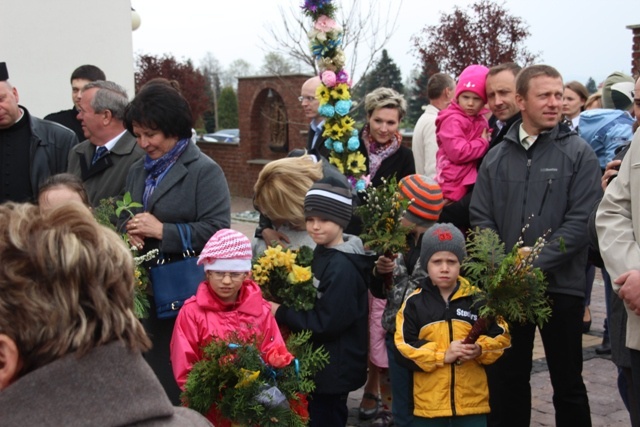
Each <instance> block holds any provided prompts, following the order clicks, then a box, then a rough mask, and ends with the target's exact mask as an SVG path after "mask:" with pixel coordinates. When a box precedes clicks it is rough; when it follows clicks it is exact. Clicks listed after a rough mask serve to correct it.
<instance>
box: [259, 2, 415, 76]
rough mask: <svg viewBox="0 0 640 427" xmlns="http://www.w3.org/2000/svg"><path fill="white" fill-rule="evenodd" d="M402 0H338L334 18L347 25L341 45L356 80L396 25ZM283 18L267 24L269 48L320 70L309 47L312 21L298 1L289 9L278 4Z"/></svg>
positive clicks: (367, 67) (310, 70) (348, 66)
mask: <svg viewBox="0 0 640 427" xmlns="http://www.w3.org/2000/svg"><path fill="white" fill-rule="evenodd" d="M402 1H403V0H399V1H393V2H387V1H380V0H350V1H336V3H337V5H338V12H337V15H336V16H335V17H334V19H335V20H336V22H338V23H339V24H340V25H342V27H343V28H344V36H343V41H342V48H343V50H344V51H345V55H346V57H347V66H345V68H346V69H347V70H348V72H349V75H350V76H351V78H352V79H353V81H354V82H356V81H357V79H356V75H355V73H356V72H358V73H359V76H362V75H364V74H366V73H367V72H368V71H369V69H370V68H371V67H372V65H373V64H374V62H375V58H376V57H377V56H378V53H379V52H381V51H382V49H383V48H384V46H385V45H386V44H387V42H388V41H389V39H390V38H391V36H392V35H393V33H394V32H395V30H396V28H397V23H398V15H399V13H400V8H401V7H402ZM279 9H280V15H281V16H282V21H281V22H278V24H273V25H268V26H267V30H268V31H269V32H270V34H271V37H270V38H269V39H268V40H270V42H269V41H266V42H265V43H267V50H269V51H275V52H278V53H281V54H282V55H285V56H288V57H291V58H292V59H293V60H295V61H299V62H300V63H302V64H305V65H306V66H307V67H308V70H309V72H313V73H317V71H318V68H317V65H316V62H315V58H314V57H313V55H312V54H311V51H310V49H309V39H308V37H307V33H308V32H309V30H310V29H311V26H312V25H313V22H311V20H310V19H309V18H308V17H306V16H305V15H304V14H303V13H302V11H301V10H300V7H299V5H298V4H297V3H292V5H291V6H289V7H288V8H285V7H282V6H280V7H279Z"/></svg>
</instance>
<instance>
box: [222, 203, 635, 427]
mask: <svg viewBox="0 0 640 427" xmlns="http://www.w3.org/2000/svg"><path fill="white" fill-rule="evenodd" d="M250 210H252V204H251V200H250V199H244V198H233V199H232V212H233V218H234V219H232V224H231V227H232V228H233V229H235V230H238V231H241V232H242V233H244V234H246V235H247V236H249V237H250V238H252V237H253V232H254V230H255V226H256V224H255V223H253V222H248V221H246V219H247V218H251V215H250V214H248V212H247V211H250ZM240 218H241V219H242V220H240ZM591 315H592V317H593V323H592V326H591V332H589V333H588V334H585V335H583V340H582V342H583V355H584V369H583V377H584V381H585V384H586V386H587V391H588V393H589V404H590V406H591V419H592V422H593V426H594V427H597V426H610V427H623V426H629V424H630V422H629V416H628V413H627V411H626V409H625V407H624V405H623V403H622V400H621V399H620V395H619V394H618V389H617V386H616V376H617V371H616V367H615V365H614V364H613V363H612V362H611V360H610V357H608V356H598V355H597V354H596V353H595V347H597V346H598V345H599V344H600V342H601V340H602V330H603V329H602V322H603V319H604V316H605V305H604V286H603V283H602V279H601V277H600V275H599V274H598V275H597V276H596V281H595V283H594V285H593V293H592V294H591ZM533 370H534V373H533V375H532V377H531V388H532V395H533V397H532V400H533V409H532V414H531V426H532V427H539V426H553V425H555V422H554V409H553V403H552V388H551V383H550V381H549V373H548V371H547V368H546V363H545V360H544V350H543V349H542V344H541V342H540V340H539V338H538V339H536V344H535V347H534V368H533ZM362 393H363V391H362V389H360V390H356V391H354V392H353V393H351V394H350V396H349V422H348V426H368V425H369V422H368V421H360V420H358V405H359V404H360V399H361V398H362Z"/></svg>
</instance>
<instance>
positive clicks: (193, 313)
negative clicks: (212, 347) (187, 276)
mask: <svg viewBox="0 0 640 427" xmlns="http://www.w3.org/2000/svg"><path fill="white" fill-rule="evenodd" d="M251 255H252V254H251V242H250V241H249V239H248V238H247V237H245V236H244V235H243V234H242V233H239V232H237V231H234V230H230V229H222V230H219V231H218V232H217V233H216V234H214V235H213V236H212V237H211V238H210V239H209V241H208V242H207V244H206V245H205V247H204V249H203V250H202V253H201V254H200V257H199V259H198V264H200V265H204V270H205V274H206V280H204V281H203V282H202V283H200V286H199V287H198V290H197V292H196V294H195V295H194V296H193V297H191V298H189V299H188V300H187V301H186V302H185V303H184V306H182V308H181V309H180V313H179V314H178V318H177V319H176V324H175V327H174V329H173V336H172V337H171V364H172V367H173V375H174V376H175V378H176V381H177V383H178V386H179V387H180V389H182V390H184V384H185V382H186V381H187V375H188V374H189V372H190V371H191V367H192V366H193V364H194V363H196V362H197V361H199V360H201V359H202V347H203V346H205V345H206V344H208V343H209V342H210V341H211V338H212V337H216V338H222V339H225V338H226V337H227V336H228V335H229V334H230V333H234V334H238V335H239V336H240V337H241V338H250V337H253V336H257V337H258V339H259V341H258V342H259V343H260V352H261V353H262V354H263V355H264V354H265V353H267V352H268V351H269V350H270V349H272V348H277V347H284V346H285V344H284V341H283V339H282V335H280V330H279V329H278V325H277V324H276V319H275V318H274V317H273V315H272V314H271V305H269V303H268V302H267V301H266V300H265V299H264V298H262V291H261V290H260V287H259V286H258V284H257V283H256V282H254V281H253V280H251V278H250V276H249V273H250V271H251ZM207 418H208V419H209V420H210V421H212V422H213V423H214V425H215V426H227V425H231V423H230V422H229V421H228V420H224V419H221V418H220V415H219V414H218V412H217V411H216V409H215V408H212V410H211V412H210V413H209V414H207Z"/></svg>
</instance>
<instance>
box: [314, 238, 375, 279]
mask: <svg viewBox="0 0 640 427" xmlns="http://www.w3.org/2000/svg"><path fill="white" fill-rule="evenodd" d="M334 251H337V252H340V253H342V254H343V255H344V256H345V258H347V259H348V260H349V261H350V262H351V263H352V264H353V265H354V266H355V267H356V269H357V270H358V272H359V273H360V275H361V276H362V277H363V278H364V280H365V282H366V283H367V286H368V285H369V282H370V279H371V273H372V271H373V266H374V262H375V260H376V259H377V256H376V254H375V253H373V252H371V251H365V250H364V246H363V245H362V240H360V238H359V237H358V236H352V235H351V234H344V242H343V243H341V244H339V245H336V246H334V247H332V248H326V247H324V246H316V248H315V250H314V253H313V275H314V276H315V277H323V273H324V270H326V269H327V268H329V261H330V260H331V256H327V255H330V254H331V252H334Z"/></svg>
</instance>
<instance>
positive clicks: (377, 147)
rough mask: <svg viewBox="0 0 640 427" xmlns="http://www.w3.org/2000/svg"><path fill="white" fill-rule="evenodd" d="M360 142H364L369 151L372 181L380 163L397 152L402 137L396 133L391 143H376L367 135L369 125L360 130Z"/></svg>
mask: <svg viewBox="0 0 640 427" xmlns="http://www.w3.org/2000/svg"><path fill="white" fill-rule="evenodd" d="M362 140H363V141H365V144H366V146H367V150H368V151H369V177H370V179H373V177H374V176H376V172H378V169H379V168H380V164H381V163H382V161H383V160H384V159H386V158H388V157H390V156H391V155H392V154H393V153H395V152H396V151H398V149H399V148H400V144H401V143H402V135H400V133H398V132H396V133H394V134H393V136H392V137H391V141H389V142H388V143H386V144H380V143H378V142H376V141H375V140H374V139H373V138H372V137H371V135H370V134H369V125H368V124H367V125H365V126H364V128H363V129H362Z"/></svg>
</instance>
